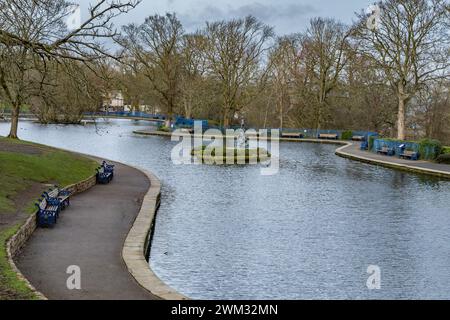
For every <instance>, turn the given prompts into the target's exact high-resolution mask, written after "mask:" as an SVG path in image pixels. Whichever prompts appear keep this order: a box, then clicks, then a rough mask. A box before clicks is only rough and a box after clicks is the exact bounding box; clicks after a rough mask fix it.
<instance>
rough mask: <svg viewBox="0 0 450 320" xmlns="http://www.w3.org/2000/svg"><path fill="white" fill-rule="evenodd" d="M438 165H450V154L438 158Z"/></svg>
mask: <svg viewBox="0 0 450 320" xmlns="http://www.w3.org/2000/svg"><path fill="white" fill-rule="evenodd" d="M436 162H437V163H444V164H450V153H446V154H441V155H440V156H439V157H437V158H436Z"/></svg>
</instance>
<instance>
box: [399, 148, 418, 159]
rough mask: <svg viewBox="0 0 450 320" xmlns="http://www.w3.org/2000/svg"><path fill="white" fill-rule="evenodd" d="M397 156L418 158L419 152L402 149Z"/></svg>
mask: <svg viewBox="0 0 450 320" xmlns="http://www.w3.org/2000/svg"><path fill="white" fill-rule="evenodd" d="M399 157H400V158H403V159H410V160H419V153H418V152H416V151H410V150H404V151H402V153H400V154H399Z"/></svg>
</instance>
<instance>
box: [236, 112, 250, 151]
mask: <svg viewBox="0 0 450 320" xmlns="http://www.w3.org/2000/svg"><path fill="white" fill-rule="evenodd" d="M244 129H245V121H244V119H242V120H241V130H239V135H238V136H237V138H236V143H235V148H236V149H248V143H247V137H246V136H245V130H244Z"/></svg>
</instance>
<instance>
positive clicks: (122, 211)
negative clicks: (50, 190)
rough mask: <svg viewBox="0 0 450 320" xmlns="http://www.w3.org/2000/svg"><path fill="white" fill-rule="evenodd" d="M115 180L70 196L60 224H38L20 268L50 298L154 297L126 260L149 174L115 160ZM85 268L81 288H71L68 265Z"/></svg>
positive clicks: (139, 298)
mask: <svg viewBox="0 0 450 320" xmlns="http://www.w3.org/2000/svg"><path fill="white" fill-rule="evenodd" d="M115 165H116V167H115V173H114V180H113V181H112V182H111V183H110V184H108V185H96V186H94V187H93V188H91V189H89V190H88V191H86V192H84V193H82V194H79V195H76V196H74V197H72V199H71V205H70V206H69V207H68V208H67V209H66V210H64V211H63V212H62V213H61V215H60V219H59V220H58V224H57V225H56V226H55V227H54V228H52V229H41V228H38V229H37V230H36V231H35V232H34V233H33V235H32V237H31V238H30V240H29V241H28V243H27V245H26V246H25V248H24V249H23V250H22V252H21V254H20V256H19V257H18V258H17V259H16V263H17V266H18V267H19V269H20V270H21V271H22V273H23V274H24V276H25V277H26V278H27V279H28V280H29V281H30V282H31V283H32V284H33V286H34V287H35V288H36V289H37V290H39V291H40V292H42V293H43V294H44V295H45V296H46V297H47V298H48V299H58V300H59V299H62V300H81V299H82V300H96V299H99V300H143V299H155V296H153V295H151V294H150V293H149V292H148V291H146V290H145V289H143V288H142V287H140V286H139V284H138V283H137V282H136V281H135V280H134V278H133V277H132V276H131V275H130V273H129V272H128V270H127V267H126V265H125V263H124V261H123V259H122V248H123V244H124V242H125V239H126V236H127V234H128V232H129V230H130V228H131V226H132V225H133V222H134V220H135V218H136V216H137V214H138V213H139V210H140V208H141V204H142V200H143V198H144V196H145V194H146V193H147V191H148V189H149V187H150V181H149V180H148V178H147V177H146V175H145V174H143V173H142V172H140V171H139V170H136V169H134V168H130V167H128V166H125V165H122V164H117V163H116V164H115ZM72 265H76V266H79V267H80V269H81V290H69V289H67V286H66V281H67V279H68V277H69V276H70V275H69V274H67V273H66V270H67V267H69V266H72Z"/></svg>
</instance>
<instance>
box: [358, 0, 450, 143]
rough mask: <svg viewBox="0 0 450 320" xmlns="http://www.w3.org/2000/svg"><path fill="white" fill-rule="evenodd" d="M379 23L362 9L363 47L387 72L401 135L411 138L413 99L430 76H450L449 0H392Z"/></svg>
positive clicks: (384, 6)
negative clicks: (408, 120) (409, 118)
mask: <svg viewBox="0 0 450 320" xmlns="http://www.w3.org/2000/svg"><path fill="white" fill-rule="evenodd" d="M379 6H380V8H381V14H380V17H379V19H377V24H375V25H374V27H371V26H370V25H368V24H367V15H364V14H360V15H359V18H360V21H359V24H358V28H357V33H356V35H357V37H358V38H359V39H360V49H361V51H362V52H363V53H364V54H366V55H368V56H369V57H371V58H372V59H373V60H374V61H376V62H377V64H378V66H379V67H380V68H381V69H382V70H383V71H384V75H385V76H386V79H387V80H388V81H389V83H390V85H391V86H392V88H393V90H394V92H395V93H396V96H397V99H398V115H397V137H398V139H402V140H403V139H405V137H406V127H405V123H406V114H407V110H408V102H409V101H410V100H411V99H412V98H413V97H414V95H415V94H416V93H417V92H418V91H419V90H421V89H423V88H425V87H426V84H427V83H429V82H430V81H434V80H436V79H438V78H442V77H448V75H449V74H448V72H449V66H450V59H449V52H450V51H449V41H450V36H449V31H448V30H449V29H448V26H449V24H448V14H449V11H448V5H447V2H446V1H445V0H386V1H383V2H380V3H379Z"/></svg>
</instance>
